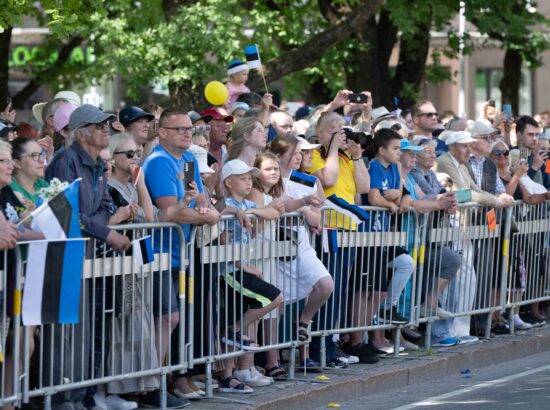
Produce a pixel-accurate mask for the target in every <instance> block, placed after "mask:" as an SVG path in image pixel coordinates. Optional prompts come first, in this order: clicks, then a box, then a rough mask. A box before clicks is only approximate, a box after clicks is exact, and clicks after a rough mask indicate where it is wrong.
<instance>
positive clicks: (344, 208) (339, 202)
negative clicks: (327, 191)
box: [324, 194, 369, 224]
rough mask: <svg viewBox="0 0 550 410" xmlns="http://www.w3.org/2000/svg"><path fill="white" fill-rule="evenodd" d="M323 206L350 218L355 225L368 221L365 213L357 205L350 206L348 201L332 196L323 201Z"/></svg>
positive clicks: (367, 215)
mask: <svg viewBox="0 0 550 410" xmlns="http://www.w3.org/2000/svg"><path fill="white" fill-rule="evenodd" d="M324 205H325V206H328V207H329V208H331V209H334V210H335V211H337V212H340V213H342V214H344V215H346V216H348V217H350V218H351V219H352V220H353V221H354V222H355V223H357V224H359V223H361V222H366V221H368V220H369V214H368V212H367V211H365V210H363V209H361V208H360V207H358V206H357V205H353V204H350V203H349V202H348V201H346V200H344V199H342V198H340V197H338V196H336V195H334V194H333V195H331V196H329V197H328V198H327V199H325V202H324Z"/></svg>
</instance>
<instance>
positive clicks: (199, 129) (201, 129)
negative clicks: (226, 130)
mask: <svg viewBox="0 0 550 410" xmlns="http://www.w3.org/2000/svg"><path fill="white" fill-rule="evenodd" d="M209 132H210V125H197V126H196V127H193V135H201V134H207V133H209Z"/></svg>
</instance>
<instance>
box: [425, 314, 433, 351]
mask: <svg viewBox="0 0 550 410" xmlns="http://www.w3.org/2000/svg"><path fill="white" fill-rule="evenodd" d="M424 347H425V349H426V350H428V349H430V348H431V347H432V322H431V321H429V322H427V323H426V335H425V336H424Z"/></svg>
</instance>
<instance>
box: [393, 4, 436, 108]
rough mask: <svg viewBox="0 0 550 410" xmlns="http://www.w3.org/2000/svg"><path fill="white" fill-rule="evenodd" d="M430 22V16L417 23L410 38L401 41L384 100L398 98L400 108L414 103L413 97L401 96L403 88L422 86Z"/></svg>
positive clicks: (428, 47) (428, 48) (428, 44)
mask: <svg viewBox="0 0 550 410" xmlns="http://www.w3.org/2000/svg"><path fill="white" fill-rule="evenodd" d="M431 20H432V18H431V14H430V17H429V19H426V20H425V21H424V22H422V23H418V22H417V25H418V26H419V27H418V30H416V32H415V34H414V36H413V37H412V38H410V39H407V40H403V39H401V44H400V47H399V61H398V63H397V67H396V70H395V75H394V77H393V79H392V82H391V88H389V90H390V91H389V93H386V97H387V98H386V100H387V99H390V100H393V97H394V96H395V97H398V98H399V106H400V108H405V107H409V106H411V105H412V104H414V102H415V98H414V97H413V96H411V95H407V96H403V95H402V94H401V93H402V91H403V89H404V86H405V85H409V86H412V87H413V88H414V89H419V87H420V85H421V84H422V79H423V77H424V72H425V68H426V59H427V58H428V52H429V50H430V27H431ZM388 94H389V95H388ZM392 104H393V103H392Z"/></svg>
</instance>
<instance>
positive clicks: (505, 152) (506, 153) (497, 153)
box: [491, 149, 510, 157]
mask: <svg viewBox="0 0 550 410" xmlns="http://www.w3.org/2000/svg"><path fill="white" fill-rule="evenodd" d="M491 154H493V155H494V156H495V157H501V156H503V155H504V156H505V157H507V156H509V155H510V151H508V150H506V149H494V150H492V151H491Z"/></svg>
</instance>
